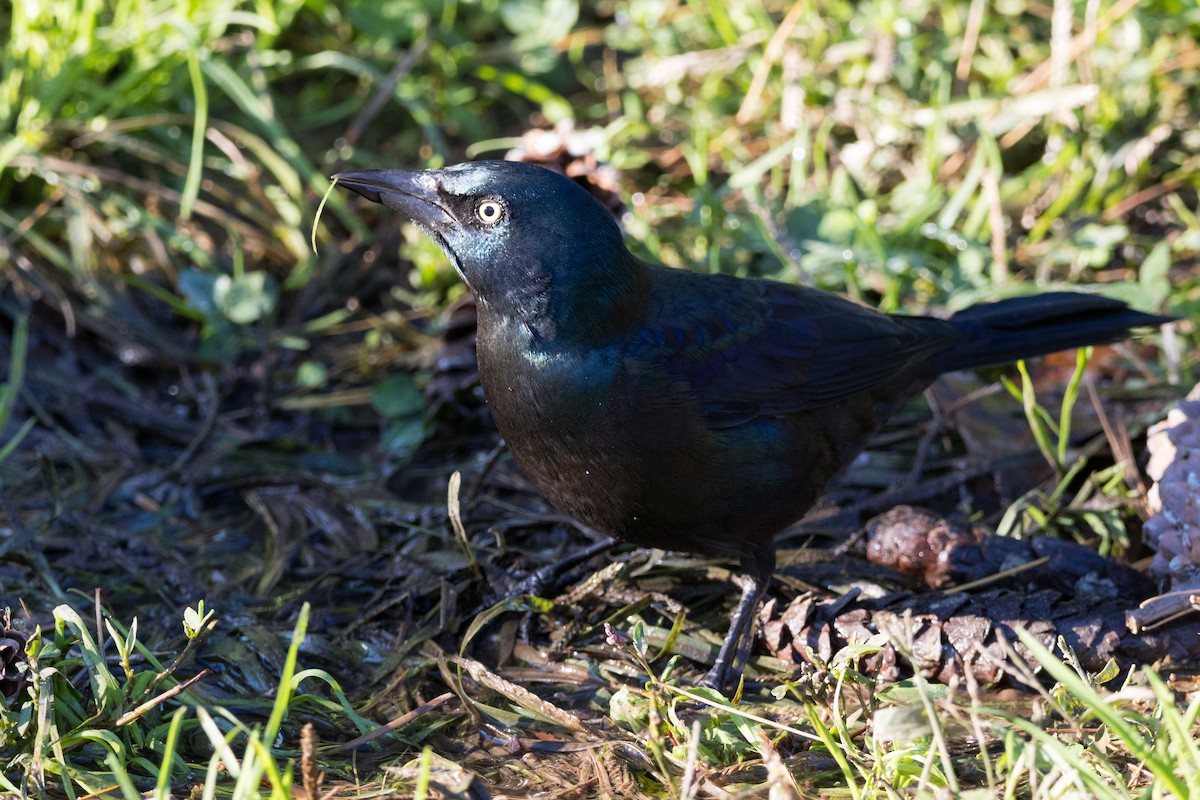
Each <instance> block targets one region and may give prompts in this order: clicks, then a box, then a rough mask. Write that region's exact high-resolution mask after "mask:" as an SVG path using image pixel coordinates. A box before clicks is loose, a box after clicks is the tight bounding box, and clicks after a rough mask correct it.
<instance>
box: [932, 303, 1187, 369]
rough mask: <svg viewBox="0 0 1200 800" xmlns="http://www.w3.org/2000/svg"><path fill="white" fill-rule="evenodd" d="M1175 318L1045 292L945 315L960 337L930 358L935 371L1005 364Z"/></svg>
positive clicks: (1107, 339) (1105, 339)
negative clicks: (962, 336)
mask: <svg viewBox="0 0 1200 800" xmlns="http://www.w3.org/2000/svg"><path fill="white" fill-rule="evenodd" d="M1173 319H1174V317H1163V316H1158V315H1156V314H1144V313H1142V312H1141V311H1134V310H1133V309H1132V308H1130V307H1129V306H1127V305H1126V304H1125V303H1122V302H1121V301H1120V300H1112V299H1110V298H1107V297H1101V296H1100V295H1094V294H1080V293H1078V292H1049V293H1047V294H1039V295H1033V296H1030V297H1014V298H1010V299H1008V300H1000V301H998V302H995V303H984V304H981V305H977V306H971V307H970V308H967V309H965V310H963V311H960V312H958V313H957V314H955V315H954V316H952V317H950V319H949V322H950V324H951V325H953V326H954V327H955V328H957V329H958V331H959V332H960V333H962V334H963V335H964V339H963V341H962V342H960V343H959V344H957V345H955V346H954V347H952V348H950V349H949V350H946V351H944V352H942V353H939V354H937V355H935V356H933V358H931V359H930V363H931V365H932V366H934V367H936V368H937V370H938V371H939V372H951V371H953V370H957V369H970V368H972V367H986V366H991V365H994V364H1005V363H1008V362H1011V361H1016V360H1017V359H1021V358H1031V357H1033V356H1041V355H1046V354H1047V353H1056V352H1058V351H1059V350H1069V349H1071V348H1075V347H1085V346H1087V345H1093V344H1107V343H1108V342H1115V341H1118V340H1120V339H1124V338H1125V337H1127V336H1129V332H1130V330H1131V329H1133V328H1149V327H1157V326H1159V325H1162V324H1164V323H1167V322H1171V321H1172V320H1173Z"/></svg>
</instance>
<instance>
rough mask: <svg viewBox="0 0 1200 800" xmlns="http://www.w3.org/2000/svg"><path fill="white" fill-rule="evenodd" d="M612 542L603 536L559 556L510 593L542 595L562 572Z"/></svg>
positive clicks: (601, 551)
mask: <svg viewBox="0 0 1200 800" xmlns="http://www.w3.org/2000/svg"><path fill="white" fill-rule="evenodd" d="M613 544H614V541H613V539H611V538H609V537H605V538H603V539H601V540H600V541H597V542H593V543H592V544H590V545H588V546H587V547H585V548H584V549H582V550H577V551H576V552H574V553H571V554H570V555H567V556H564V557H563V558H560V559H559V560H558V561H555V562H554V563H553V564H547V565H545V566H544V567H541V568H540V569H538V570H537V571H536V572H534V573H533V574H532V575H530V576H529V577H527V578H525V579H524V580H523V581H521V582H520V583H518V584H517V585H516V587H514V589H513V591H512V592H510V594H513V595H517V594H535V595H544V594H546V593H547V589H553V588H554V587H555V585H556V584H557V582H558V580H559V579H560V578H561V577H562V573H564V572H566V571H567V570H569V569H571V568H572V567H574V566H576V565H577V564H582V563H583V562H584V561H587V560H588V559H590V558H592V557H593V556H597V555H599V554H600V553H603V552H604V551H605V550H608V549H609V548H610V547H612V546H613Z"/></svg>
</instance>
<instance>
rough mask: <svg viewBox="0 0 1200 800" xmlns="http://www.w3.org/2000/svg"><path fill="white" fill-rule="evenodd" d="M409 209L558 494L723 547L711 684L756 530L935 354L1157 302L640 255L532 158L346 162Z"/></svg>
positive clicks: (1102, 327)
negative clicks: (950, 292) (722, 591)
mask: <svg viewBox="0 0 1200 800" xmlns="http://www.w3.org/2000/svg"><path fill="white" fill-rule="evenodd" d="M335 179H336V181H337V183H338V184H340V185H343V186H345V187H347V188H349V189H352V190H354V191H355V192H358V193H359V194H361V195H362V196H364V197H366V198H368V199H370V200H373V201H375V202H377V203H382V204H383V205H385V206H387V207H388V208H391V209H394V210H396V211H399V212H401V213H402V214H404V215H405V216H407V217H408V218H409V219H411V220H413V221H414V222H415V223H416V224H417V225H418V226H420V227H421V228H422V229H423V230H424V231H425V232H426V233H428V234H429V235H430V236H431V237H433V239H434V240H435V241H436V242H437V243H438V245H440V246H441V249H442V250H443V251H444V252H445V253H446V255H447V256H448V257H449V259H450V261H451V263H452V264H453V265H454V267H455V269H457V270H458V273H459V275H461V276H462V279H463V280H464V281H466V283H467V284H468V285H469V286H470V287H471V289H472V290H473V291H474V293H475V296H476V298H477V302H478V307H479V332H478V357H479V377H480V381H481V382H482V384H483V388H484V393H485V394H486V396H487V399H488V403H489V405H490V406H491V409H492V414H493V416H494V418H495V420H496V425H497V426H498V427H499V429H500V432H501V433H502V434H503V436H504V438H505V439H506V440H507V441H508V444H509V447H510V448H511V450H512V454H513V457H514V458H515V459H516V461H517V464H518V465H519V466H520V467H521V468H522V470H524V472H525V473H526V474H527V475H528V477H529V478H530V479H531V480H532V481H533V483H534V484H535V485H536V486H537V487H538V488H539V489H540V490H541V491H542V492H544V493H545V495H546V497H547V498H549V500H550V501H551V502H553V503H554V504H555V505H556V506H558V507H559V508H560V509H561V510H562V511H564V512H566V513H568V514H570V515H571V516H573V517H574V518H575V519H577V520H579V521H580V522H583V523H585V524H587V525H589V526H591V527H593V528H596V529H597V530H600V531H603V532H605V533H608V534H611V535H613V536H616V537H618V538H621V539H624V540H627V541H630V542H635V543H637V544H640V545H645V546H649V547H660V548H664V549H668V550H684V551H689V552H696V553H708V554H713V555H719V556H731V557H736V558H739V559H741V563H742V567H743V569H744V571H745V573H746V574H747V576H748V578H749V580H744V581H743V590H742V596H741V600H740V601H739V602H738V606H737V609H736V610H735V612H734V614H733V618H732V621H731V625H730V630H729V634H728V635H727V636H726V638H725V641H724V644H723V645H722V647H721V650H720V652H719V654H718V656H717V659H716V662H715V663H714V665H713V667H712V669H711V670H710V671H709V673H708V674H707V676H706V677H705V682H706V683H708V684H710V685H716V686H724V685H726V684H727V682H728V680H729V679H730V678H731V677H733V676H734V675H735V674H736V672H737V667H736V665H737V664H738V663H739V662H740V656H741V653H742V650H741V648H742V643H743V642H745V646H746V647H747V648H748V647H749V642H750V636H749V633H750V628H751V625H752V622H753V619H754V617H755V611H756V609H757V606H758V604H759V601H760V599H761V597H762V594H763V591H764V589H765V588H766V585H767V583H768V581H769V580H770V577H771V573H772V571H773V570H774V567H775V547H774V536H775V534H776V533H778V532H779V531H780V530H782V529H783V528H784V527H785V526H787V525H788V524H789V523H791V522H794V521H795V520H797V519H798V518H799V517H800V516H801V515H803V514H804V512H805V511H807V510H808V508H809V507H810V506H811V505H812V504H813V503H814V502H815V501H816V500H817V498H818V497H819V496H820V494H821V492H822V491H823V490H824V488H825V486H826V484H827V483H828V482H829V480H830V479H831V478H832V477H833V476H834V475H835V474H837V473H838V471H839V470H841V469H842V468H843V467H845V466H847V465H848V464H849V463H850V461H851V460H852V459H853V458H854V457H855V456H856V455H857V454H858V453H859V451H860V450H861V449H862V447H863V445H864V444H865V442H866V440H867V437H868V436H870V435H871V433H872V432H873V431H875V430H876V429H877V428H878V427H879V425H880V424H881V422H882V421H883V420H884V419H885V418H886V417H887V416H888V415H889V414H890V413H892V412H893V411H894V410H896V408H897V407H898V406H899V405H900V404H901V403H903V402H904V401H905V400H906V399H907V398H908V397H910V396H911V395H913V394H914V393H916V392H918V391H920V390H921V389H923V388H924V387H925V386H927V385H928V384H929V383H930V382H932V381H933V379H934V378H936V377H937V375H938V374H939V373H942V372H946V371H949V370H957V369H965V368H968V367H979V366H985V365H992V364H999V363H1004V362H1008V361H1013V360H1016V359H1019V358H1024V357H1029V356H1036V355H1041V354H1045V353H1050V352H1054V351H1057V350H1064V349H1067V348H1072V347H1081V346H1084V345H1089V344H1099V343H1102V342H1111V341H1115V340H1117V339H1121V338H1124V337H1125V336H1127V335H1128V332H1129V330H1130V329H1131V328H1137V327H1143V326H1154V325H1159V324H1162V323H1164V322H1166V321H1168V320H1169V318H1168V317H1160V316H1154V315H1150V314H1143V313H1140V312H1137V311H1134V310H1132V309H1130V308H1128V307H1127V306H1126V305H1125V304H1124V303H1121V302H1119V301H1117V300H1110V299H1108V298H1105V297H1100V296H1098V295H1091V294H1079V293H1071V292H1054V293H1048V294H1041V295H1037V296H1032V297H1020V298H1015V299H1008V300H1001V301H999V302H995V303H988V304H982V305H976V306H972V307H970V308H968V309H966V310H964V311H960V312H958V313H957V314H954V315H953V316H951V317H950V318H949V319H944V320H943V319H935V318H931V317H905V316H891V315H887V314H881V313H878V312H876V311H873V310H871V309H868V308H864V307H861V306H859V305H856V304H854V303H852V302H850V301H848V300H845V299H842V298H840V297H838V296H836V295H832V294H829V293H827V292H822V291H818V290H814V289H808V288H803V287H799V286H793V285H790V284H785V283H779V282H776V281H770V280H759V279H746V278H736V277H730V276H727V275H712V274H698V273H694V272H688V271H685V270H680V269H670V268H668V267H664V266H661V265H659V264H650V263H646V262H644V261H641V260H639V259H638V258H636V257H634V256H633V255H631V254H630V253H629V251H628V250H627V249H626V248H625V244H624V241H623V239H622V236H621V231H620V229H619V228H618V227H617V225H616V223H615V221H614V220H613V218H612V215H611V214H610V213H609V211H608V210H607V209H605V208H604V207H602V206H601V205H600V204H599V203H598V202H597V201H595V200H594V199H592V197H591V196H590V195H589V194H588V193H587V192H586V191H585V190H584V189H583V188H582V187H580V186H578V185H577V184H575V183H574V182H572V181H571V180H569V179H567V178H565V177H563V176H561V175H559V174H557V173H554V172H551V171H549V170H546V169H543V168H541V167H535V166H532V165H529V164H523V163H517V162H508V161H480V162H474V163H467V164H459V165H457V166H453V167H448V168H446V169H440V170H426V171H421V172H408V171H402V170H383V171H367V172H343V173H341V174H339V175H336V176H335Z"/></svg>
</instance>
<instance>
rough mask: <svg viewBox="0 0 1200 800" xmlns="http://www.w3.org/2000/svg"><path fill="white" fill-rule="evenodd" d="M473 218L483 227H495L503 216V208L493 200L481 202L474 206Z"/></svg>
mask: <svg viewBox="0 0 1200 800" xmlns="http://www.w3.org/2000/svg"><path fill="white" fill-rule="evenodd" d="M475 216H477V217H479V221H480V222H482V223H483V224H484V225H495V224H496V223H497V222H499V221H500V219H501V218H502V217H503V216H504V206H502V205H500V203H498V202H496V201H495V200H482V201H480V203H479V205H477V206H475Z"/></svg>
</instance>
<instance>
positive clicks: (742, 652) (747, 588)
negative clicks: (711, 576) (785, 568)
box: [700, 575, 767, 690]
mask: <svg viewBox="0 0 1200 800" xmlns="http://www.w3.org/2000/svg"><path fill="white" fill-rule="evenodd" d="M741 583H742V596H741V599H739V600H738V604H737V608H735V609H734V611H733V617H732V618H731V619H730V622H729V633H727V634H726V635H725V641H724V642H722V643H721V649H720V650H719V651H718V652H717V660H716V661H714V662H713V665H712V668H711V669H709V671H708V672H706V673H704V677H703V678H701V679H700V685H701V686H707V687H709V688H712V689H717V690H723V689H725V688H726V686H727V685H728V683H729V682H730V679H731V678H733V677H734V676H735V675H738V674H739V673H740V672H741V670H742V669H743V668H744V665H745V663H746V661H747V660H748V659H749V657H750V645H752V644H753V643H754V636H753V635H752V632H753V629H754V617H755V615H756V614H757V613H758V604H759V602H761V601H762V596H763V593H764V592H766V590H767V580H764V579H762V578H759V577H756V576H754V575H743V576H742V579H741ZM739 665H741V666H739Z"/></svg>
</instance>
